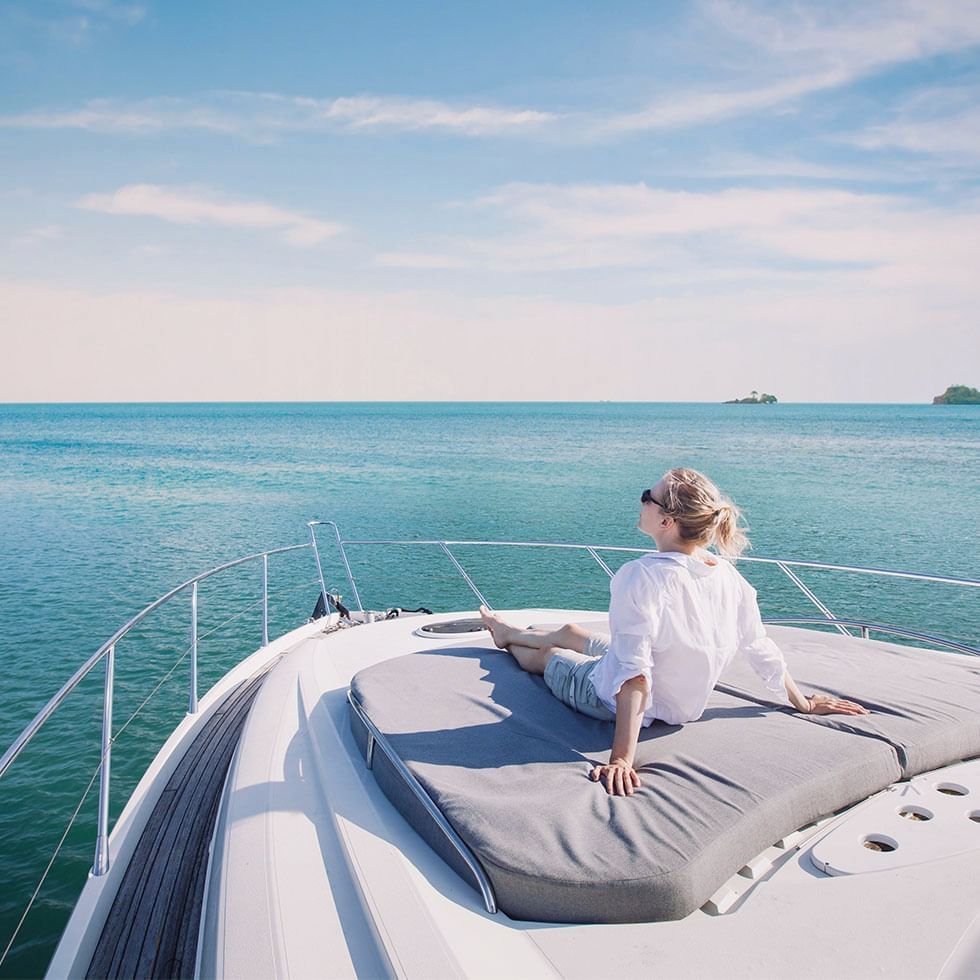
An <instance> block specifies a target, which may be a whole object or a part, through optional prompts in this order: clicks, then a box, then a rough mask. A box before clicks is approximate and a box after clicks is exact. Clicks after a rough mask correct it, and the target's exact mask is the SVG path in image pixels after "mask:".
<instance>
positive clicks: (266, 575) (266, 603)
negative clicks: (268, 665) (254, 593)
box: [262, 555, 269, 647]
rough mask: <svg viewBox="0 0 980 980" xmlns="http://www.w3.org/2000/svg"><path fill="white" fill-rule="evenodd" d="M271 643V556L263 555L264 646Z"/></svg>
mask: <svg viewBox="0 0 980 980" xmlns="http://www.w3.org/2000/svg"><path fill="white" fill-rule="evenodd" d="M268 645H269V556H268V555H263V556H262V646H264V647H267V646H268Z"/></svg>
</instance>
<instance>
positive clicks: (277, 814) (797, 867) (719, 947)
mask: <svg viewBox="0 0 980 980" xmlns="http://www.w3.org/2000/svg"><path fill="white" fill-rule="evenodd" d="M465 615H473V614H472V613H452V614H445V615H441V616H432V617H425V618H414V617H412V618H404V619H395V620H390V621H385V622H379V623H373V624H368V625H364V626H359V627H357V628H354V629H348V630H342V631H338V632H333V633H329V634H323V633H317V634H315V635H312V636H311V637H310V638H308V639H304V640H301V641H300V642H298V643H296V645H295V646H294V647H293V648H292V649H291V650H290V652H289V653H288V654H287V655H286V656H285V657H284V658H283V660H282V661H281V662H280V663H279V664H278V666H277V667H276V668H275V670H274V671H273V672H272V673H271V674H270V676H269V678H268V680H267V681H266V683H265V684H264V686H263V689H262V691H261V692H260V694H259V696H258V697H257V698H256V701H255V704H254V706H253V709H252V713H251V715H250V717H249V719H248V722H247V723H246V726H245V730H244V732H243V736H242V743H241V745H240V747H239V751H238V753H237V755H236V758H235V760H234V761H233V763H232V767H231V770H230V772H229V780H228V784H227V787H226V791H225V797H224V801H223V804H222V810H221V813H220V815H219V822H218V829H217V834H216V839H215V844H214V852H213V858H212V866H211V869H210V876H209V882H208V885H207V889H206V909H205V918H204V922H203V926H202V936H201V944H200V949H199V954H198V955H199V963H198V969H199V974H200V975H201V976H234V977H259V976H261V977H272V976H276V977H285V976H293V977H302V976H314V975H329V976H331V977H340V976H362V977H367V976H379V975H384V974H394V975H397V976H405V977H441V976H469V977H499V976H503V975H512V976H521V977H532V976H555V975H559V976H565V977H596V976H611V975H640V974H642V975H646V976H648V975H662V976H677V977H680V976H697V977H715V976H718V977H721V976H725V977H732V976H754V977H759V976H798V977H810V976H814V977H816V976H820V977H826V976H828V975H832V976H841V977H849V976H854V977H858V976H860V977H868V976H878V975H882V976H928V977H937V976H943V977H945V978H952V977H957V976H975V975H977V972H978V964H980V917H978V916H977V912H978V910H980V823H973V824H972V825H973V826H975V827H976V829H977V838H978V839H977V843H976V846H974V847H973V848H972V849H969V850H966V851H959V852H956V853H948V854H947V856H937V857H936V858H935V859H933V860H929V861H926V862H924V863H918V864H910V865H908V866H904V867H899V868H896V869H895V870H889V871H876V872H871V873H858V874H850V875H836V876H830V875H827V874H825V873H823V872H821V871H819V870H817V867H816V866H815V865H814V863H813V862H812V861H811V857H810V851H811V847H812V846H813V844H815V843H817V842H820V841H821V840H824V839H825V838H826V837H827V835H828V834H829V833H831V832H835V828H837V827H839V826H840V825H841V824H842V823H844V822H845V821H847V820H853V819H856V818H855V816H854V814H855V811H859V810H861V809H862V808H863V807H867V806H871V805H873V804H874V802H875V799H879V800H880V799H882V796H879V797H877V798H872V800H871V801H870V802H868V803H865V804H860V805H859V806H858V807H856V808H853V809H852V810H851V811H848V812H847V813H844V814H841V815H839V816H838V817H836V818H834V819H833V820H830V821H828V822H826V823H822V824H821V825H820V826H818V827H814V828H810V829H809V830H807V831H805V832H804V833H803V834H801V835H800V836H799V837H798V838H796V839H795V840H787V841H786V842H785V843H786V845H787V846H785V847H782V848H779V847H774V848H770V849H769V851H767V852H766V853H765V854H763V855H761V856H760V859H759V861H758V862H753V863H752V867H751V868H747V869H743V873H742V875H739V876H736V877H735V878H734V879H733V880H732V882H731V883H729V885H728V886H726V889H722V890H721V892H720V893H719V895H718V896H717V899H718V902H717V904H718V905H719V906H720V907H721V908H723V909H727V911H725V912H724V913H723V914H713V911H715V908H714V906H707V907H706V908H705V909H702V910H698V911H696V912H694V913H692V914H691V915H689V916H688V917H687V918H685V919H682V920H680V921H674V922H656V923H644V924H623V925H556V924H551V923H549V924H541V923H530V922H517V921H513V920H511V919H509V918H508V917H507V916H506V915H504V914H503V913H497V914H496V915H490V914H488V913H487V912H486V910H485V909H484V907H483V903H482V901H481V898H480V895H479V894H478V893H477V892H476V891H475V890H473V889H472V888H471V887H470V885H469V884H467V883H466V882H464V881H463V880H461V879H460V878H459V877H457V875H456V874H455V873H454V872H453V871H452V870H451V869H450V868H449V867H448V865H446V864H445V863H444V862H443V861H442V860H441V859H440V858H439V857H438V856H437V855H436V854H435V852H434V851H432V850H431V849H430V848H429V847H428V845H427V844H426V843H425V842H424V841H423V840H422V839H421V838H420V837H419V836H418V835H417V834H416V832H415V831H414V830H413V829H412V828H411V827H410V826H409V825H408V823H406V821H405V820H404V819H403V818H402V816H401V815H400V814H399V813H398V812H397V810H396V809H395V808H394V807H393V806H392V804H391V803H390V802H389V801H388V799H387V798H386V797H385V796H384V794H383V793H382V791H381V790H380V788H379V787H378V786H377V784H376V783H375V781H374V778H373V776H372V774H371V772H370V771H369V770H368V769H367V768H366V767H365V764H364V761H363V758H362V757H361V755H360V752H359V750H358V749H357V747H356V745H355V744H354V740H353V738H352V736H351V734H350V729H349V724H348V715H347V712H348V706H347V701H346V694H347V688H348V685H349V683H350V680H351V678H352V676H353V675H354V674H355V673H357V671H359V670H361V669H362V668H364V667H366V666H369V665H371V664H374V663H378V662H380V661H382V660H385V659H388V658H391V657H395V656H401V655H403V654H405V653H407V652H410V651H411V650H416V649H433V648H438V647H440V646H446V647H448V646H461V645H476V646H486V645H487V640H486V637H485V635H479V634H478V635H476V636H462V637H461V636H446V637H442V638H439V639H435V638H420V637H415V636H413V635H412V633H413V631H414V630H415V629H416V628H417V627H418V626H419V625H421V624H422V623H423V622H434V621H439V620H448V619H454V618H459V617H460V616H465ZM512 618H513V619H514V620H515V621H517V622H522V623H523V624H525V625H530V624H531V623H540V622H560V621H570V620H576V621H583V620H589V619H601V618H602V614H601V613H598V612H588V611H569V610H554V609H533V610H522V611H520V612H519V613H514V614H512ZM501 656H506V654H501ZM977 766H980V763H969V764H966V766H960V767H959V769H960V770H961V773H960V775H959V777H958V778H959V780H960V781H961V782H962V781H964V780H969V779H975V778H976V776H975V770H976V768H977ZM967 769H968V770H969V771H967ZM971 773H974V775H971ZM917 778H918V779H920V780H922V779H931V778H932V776H931V775H930V776H927V777H917ZM935 778H936V779H940V778H946V779H951V778H952V777H950V776H949V775H948V774H947V775H946V776H945V777H940V776H936V777H935ZM909 785H910V784H908V783H905V784H900V786H899V787H898V788H897V789H896V790H894V791H891V792H895V793H896V794H900V793H902V792H903V791H907V787H908V786H909ZM596 791H597V792H602V790H601V788H600V787H598V786H597V787H596ZM885 796H887V794H885ZM977 797H980V791H978V792H977V794H976V796H974V797H973V798H971V800H969V801H968V802H970V803H972V806H973V807H980V799H977ZM899 798H900V797H899V796H898V795H896V800H899ZM964 805H966V804H964ZM529 819H531V816H530V815H529ZM843 832H844V833H848V832H849V831H848V830H844V831H843ZM855 832H857V831H855ZM774 843H775V842H774ZM933 897H935V899H936V900H933Z"/></svg>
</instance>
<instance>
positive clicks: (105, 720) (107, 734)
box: [0, 544, 325, 876]
mask: <svg viewBox="0 0 980 980" xmlns="http://www.w3.org/2000/svg"><path fill="white" fill-rule="evenodd" d="M309 547H310V544H296V545H289V546H287V547H285V548H272V549H270V550H268V551H260V552H257V553H256V554H254V555H246V556H245V557H244V558H236V559H235V560H234V561H229V562H225V563H224V564H221V565H217V566H215V567H214V568H211V569H209V570H208V571H206V572H202V573H201V574H200V575H195V576H194V577H193V578H189V579H188V580H187V581H186V582H182V583H181V584H180V585H178V586H177V587H176V588H173V589H171V590H170V591H169V592H167V593H166V594H165V595H162V596H160V598H159V599H157V600H155V601H154V602H151V603H150V604H149V605H148V606H146V607H145V608H144V609H142V610H140V612H138V613H137V614H136V615H135V616H133V618H132V619H130V620H128V621H127V622H126V623H125V624H124V625H123V626H121V627H120V628H119V629H118V630H116V632H115V633H113V635H112V636H111V637H109V639H108V640H106V642H105V643H103V644H102V646H100V647H99V649H98V650H96V651H95V653H93V654H92V656H91V657H89V658H88V660H86V661H85V663H83V664H82V665H81V667H79V668H78V670H76V671H75V673H74V674H72V676H71V677H70V678H69V679H68V680H67V681H66V682H65V684H64V685H63V686H62V687H61V688H60V690H59V691H58V692H57V693H56V694H55V695H54V696H53V697H52V698H51V699H50V700H49V701H48V703H47V704H46V705H45V706H44V707H43V708H42V709H41V710H40V711H39V712H38V713H37V714H36V715H35V716H34V718H33V719H32V720H31V721H30V723H29V724H28V725H27V727H26V728H25V729H24V730H23V731H22V732H21V733H20V735H18V736H17V738H16V739H15V740H14V742H13V744H12V745H11V746H10V748H8V749H7V751H6V752H4V754H3V756H2V757H0V778H2V777H3V774H4V773H5V772H6V771H7V769H9V768H10V766H11V764H12V763H13V762H14V760H15V759H16V758H17V757H18V756H19V755H20V754H21V752H23V751H24V749H25V748H26V747H27V745H28V744H29V743H30V742H31V740H32V739H33V738H34V736H35V735H36V734H37V733H38V731H39V730H40V729H41V727H42V726H43V725H44V723H45V722H46V721H47V720H48V719H49V718H50V717H51V716H52V715H53V714H54V713H55V711H57V710H58V707H59V706H60V705H61V704H62V703H63V702H64V700H65V698H67V697H68V695H69V694H71V692H72V691H73V690H75V688H76V687H78V685H79V684H80V683H81V682H82V680H83V679H84V678H85V677H87V676H88V675H89V674H90V673H91V671H92V670H94V668H95V667H97V666H98V665H99V663H101V662H102V661H105V677H104V681H103V690H102V754H101V761H100V765H99V812H98V823H97V832H96V844H95V860H94V862H93V865H92V874H93V875H96V876H99V875H104V874H105V873H106V872H107V871H108V870H109V788H110V778H111V757H112V743H113V736H112V707H113V688H114V679H115V659H116V644H117V643H119V641H120V640H122V639H123V637H125V636H126V634H127V633H129V631H130V630H132V629H133V627H134V626H136V625H137V624H138V623H140V622H142V621H143V620H144V619H145V618H146V617H147V616H149V615H150V613H152V612H153V611H154V610H156V609H159V608H160V607H161V606H162V605H164V604H165V603H167V602H169V601H170V600H171V599H173V598H174V596H176V595H179V594H180V593H182V592H184V591H186V590H187V589H188V588H189V589H190V590H191V647H190V654H191V663H190V685H189V692H188V708H187V710H188V713H189V714H196V713H197V710H198V689H197V684H198V674H197V654H198V650H197V645H198V626H197V598H198V584H199V583H200V582H203V581H204V580H205V579H207V578H211V577H212V576H213V575H217V574H218V573H219V572H223V571H226V570H227V569H229V568H235V567H236V566H238V565H244V564H246V563H248V562H253V561H258V560H259V559H260V558H261V559H262V645H263V646H266V645H268V642H269V557H270V555H281V554H285V553H287V552H291V551H300V550H302V549H305V548H309ZM320 581H321V588H322V587H323V579H322V574H321V577H320ZM324 591H325V590H324Z"/></svg>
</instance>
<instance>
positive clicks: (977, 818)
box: [967, 810, 980, 823]
mask: <svg viewBox="0 0 980 980" xmlns="http://www.w3.org/2000/svg"><path fill="white" fill-rule="evenodd" d="M967 816H968V817H969V818H970V819H971V820H972V821H973V822H974V823H980V810H974V811H973V813H968V814H967Z"/></svg>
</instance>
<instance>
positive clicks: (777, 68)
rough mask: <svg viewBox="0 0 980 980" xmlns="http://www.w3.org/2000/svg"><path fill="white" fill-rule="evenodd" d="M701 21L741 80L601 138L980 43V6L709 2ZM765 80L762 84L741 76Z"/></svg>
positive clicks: (630, 121)
mask: <svg viewBox="0 0 980 980" xmlns="http://www.w3.org/2000/svg"><path fill="white" fill-rule="evenodd" d="M700 15H701V18H702V19H703V22H704V28H705V30H706V33H707V34H708V36H709V37H710V38H712V41H713V43H714V44H716V45H718V46H719V48H720V49H721V50H724V51H725V53H726V58H725V59H724V60H725V61H728V62H729V63H731V58H732V53H733V50H734V48H735V46H734V44H733V42H738V44H739V45H740V46H741V49H742V53H741V55H740V56H736V57H735V63H734V65H733V72H732V77H731V78H724V79H723V80H720V83H718V84H716V85H714V86H704V87H702V88H700V89H696V90H688V91H684V90H681V91H672V92H671V93H670V95H669V96H665V97H663V98H659V99H655V100H653V101H651V102H650V103H649V104H648V105H646V106H645V107H643V108H641V109H639V110H634V111H629V112H620V113H612V114H610V115H608V116H607V117H606V118H604V119H600V120H599V121H598V126H597V132H599V133H600V134H601V133H602V132H617V131H620V132H622V131H636V130H657V129H672V128H679V127H683V126H696V125H700V124H703V123H708V122H715V121H718V120H720V119H726V118H731V117H734V116H740V115H747V114H751V113H754V112H758V111H759V110H763V109H772V108H775V107H778V106H785V105H789V104H792V103H793V102H795V101H796V100H799V99H800V98H802V97H804V96H807V95H811V94H814V93H817V92H821V91H826V90H828V89H834V88H838V87H840V86H843V85H847V84H850V83H852V82H854V81H857V80H858V79H860V78H863V77H866V76H868V75H871V74H873V73H875V72H877V71H880V70H882V69H884V68H887V67H890V66H893V65H898V64H902V63H904V62H909V61H917V60H920V59H923V58H928V57H932V56H935V55H939V54H946V53H950V52H956V51H962V50H964V49H967V48H970V47H973V46H974V45H976V44H978V43H980V2H978V0H895V2H892V0H889V2H887V3H882V2H877V3H865V4H856V5H852V6H849V7H840V6H838V5H836V4H834V5H831V4H812V5H806V6H804V5H801V4H784V5H777V6H776V7H771V6H767V7H763V6H762V5H760V4H756V3H738V4H736V3H733V2H731V0H709V2H706V3H704V4H702V5H701V8H700ZM753 76H754V77H756V78H757V79H759V80H758V81H757V82H756V84H754V85H753V84H749V85H747V84H745V82H744V81H742V82H741V83H738V82H736V83H735V84H734V85H733V79H743V78H745V77H753Z"/></svg>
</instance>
